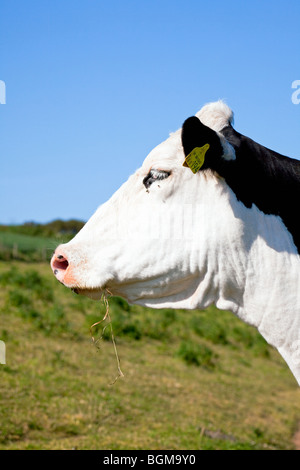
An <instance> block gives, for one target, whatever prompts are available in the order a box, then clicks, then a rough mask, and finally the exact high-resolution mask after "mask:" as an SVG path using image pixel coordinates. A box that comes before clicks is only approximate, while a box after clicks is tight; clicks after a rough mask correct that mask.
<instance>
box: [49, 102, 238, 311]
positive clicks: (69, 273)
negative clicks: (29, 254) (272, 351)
mask: <svg viewBox="0 0 300 470" xmlns="http://www.w3.org/2000/svg"><path fill="white" fill-rule="evenodd" d="M209 106H210V107H211V109H210V112H209V113H207V109H206V108H207V107H206V108H203V110H202V115H201V112H200V115H201V119H202V120H203V121H204V122H205V121H206V122H207V123H208V124H211V125H213V126H214V127H215V129H216V130H219V128H222V127H224V124H225V123H226V122H227V121H228V118H229V116H231V112H230V110H229V108H227V107H226V106H225V105H224V104H223V103H216V104H212V105H208V107H209ZM231 150H232V152H233V149H230V148H229V147H226V141H225V139H224V154H226V152H227V154H228V151H229V153H230V151H231ZM227 157H228V155H227ZM184 159H185V155H184V151H183V147H182V142H181V132H180V130H179V131H177V132H175V133H174V134H171V136H170V137H169V138H168V139H167V140H166V141H165V142H163V143H162V144H160V145H158V146H157V147H156V148H154V150H152V151H151V152H150V154H149V155H148V156H147V158H146V159H145V161H144V163H143V165H142V167H141V168H140V169H139V170H137V171H136V173H135V174H134V175H132V176H131V177H130V178H129V179H128V181H127V182H126V183H125V184H123V186H121V188H120V189H119V190H118V191H117V192H116V193H115V194H114V195H113V196H112V198H111V199H110V200H109V201H108V202H106V203H105V204H103V205H102V206H100V207H99V209H98V210H97V211H96V213H95V214H94V215H93V216H92V217H91V219H90V220H89V221H88V222H87V224H86V225H85V226H84V227H83V229H82V230H81V231H80V232H79V233H78V234H77V235H76V236H75V237H74V239H73V240H71V241H70V242H69V243H66V244H64V245H60V246H59V247H58V248H57V249H56V252H55V255H54V256H53V258H52V262H51V265H52V269H53V272H54V274H55V275H56V277H57V279H58V280H59V281H60V282H62V283H63V284H65V285H66V286H67V287H70V288H73V289H76V291H77V292H79V293H82V294H84V295H88V296H90V297H93V298H99V297H100V296H101V294H102V292H103V291H104V290H107V291H108V292H110V293H112V294H113V295H120V296H122V297H124V298H125V299H127V300H128V301H129V302H131V303H139V304H142V305H148V306H153V307H157V308H160V307H166V306H173V307H174V306H176V307H182V308H194V307H196V306H197V305H199V301H200V300H201V302H200V303H201V304H209V303H211V301H212V300H213V299H212V298H213V296H214V290H215V289H216V286H214V285H213V284H212V285H210V280H211V277H212V276H213V275H214V274H215V273H214V271H215V269H216V266H214V265H213V264H214V263H212V260H213V259H215V253H216V250H217V246H216V243H217V244H220V243H223V242H222V237H224V239H225V240H226V239H227V238H228V232H229V231H230V232H232V230H237V231H238V230H239V224H238V223H237V224H233V226H228V224H226V226H224V227H223V229H222V231H221V228H220V224H221V225H222V219H224V214H225V213H228V211H230V205H229V201H228V198H229V195H227V196H226V195H225V196H224V184H223V183H222V181H221V180H220V179H219V178H217V177H216V176H214V175H213V174H212V173H211V172H210V171H209V170H208V171H207V172H199V173H197V174H193V172H192V171H191V170H190V168H186V167H184V166H183V162H184ZM231 212H232V211H231ZM213 214H219V215H218V218H216V217H215V216H213V217H212V215H213ZM216 221H217V222H218V224H217V226H216V225H215V224H214V222H216ZM220 233H222V237H220ZM217 234H218V236H217ZM208 260H209V265H208Z"/></svg>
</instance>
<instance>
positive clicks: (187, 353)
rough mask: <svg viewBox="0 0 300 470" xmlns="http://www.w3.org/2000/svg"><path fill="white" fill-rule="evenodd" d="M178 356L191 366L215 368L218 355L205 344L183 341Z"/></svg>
mask: <svg viewBox="0 0 300 470" xmlns="http://www.w3.org/2000/svg"><path fill="white" fill-rule="evenodd" d="M176 355H177V356H178V357H180V358H181V359H182V360H184V361H185V362H186V363H187V364H189V365H194V366H202V367H206V368H213V367H215V360H216V358H217V356H216V354H215V353H214V352H213V351H212V350H211V349H210V348H208V347H207V346H205V345H204V344H195V343H191V342H189V341H182V342H181V344H180V346H179V348H178V350H177V353H176Z"/></svg>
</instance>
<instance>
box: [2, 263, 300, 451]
mask: <svg viewBox="0 0 300 470" xmlns="http://www.w3.org/2000/svg"><path fill="white" fill-rule="evenodd" d="M0 289H1V297H0V339H1V340H2V341H4V342H5V345H6V364H5V365H4V364H0V422H1V426H0V449H2V450H3V449H112V450H113V449H292V448H293V434H294V432H295V430H296V427H297V425H298V420H299V419H300V400H299V387H298V385H297V383H296V381H295V379H294V378H293V376H292V375H291V373H290V371H289V370H288V368H287V366H286V364H285V363H284V362H283V360H282V359H281V357H280V356H279V354H278V353H277V352H276V351H275V350H274V349H273V348H271V347H270V346H269V345H267V344H266V342H265V341H264V340H263V339H262V337H261V336H260V335H259V334H258V333H257V331H256V330H254V329H253V328H251V327H250V326H248V325H246V324H244V323H242V322H241V321H240V320H239V319H238V318H236V317H235V316H234V315H233V314H231V313H229V312H220V311H218V310H217V309H216V308H215V307H210V308H209V309H207V310H206V311H205V312H204V311H184V310H171V309H164V310H151V309H147V308H142V307H139V306H131V305H128V304H127V303H126V302H125V301H124V300H123V299H121V298H118V297H117V298H111V299H109V313H110V318H111V321H112V329H113V334H114V338H115V341H116V348H117V355H118V358H119V360H120V365H121V370H122V372H123V373H124V377H122V378H121V377H119V372H118V361H117V357H116V354H115V350H114V347H113V343H112V336H111V324H109V323H108V321H107V320H106V321H104V322H101V323H99V324H98V325H95V326H94V327H93V328H92V330H91V331H90V328H91V326H92V325H93V324H95V323H97V322H99V321H101V320H102V319H103V317H104V315H105V312H106V307H105V304H104V303H103V302H95V301H92V300H90V299H87V298H85V297H81V296H77V295H75V294H74V293H72V292H71V291H69V290H68V289H66V288H65V287H64V286H62V285H60V284H59V283H58V282H57V281H56V280H55V278H54V276H53V275H52V273H51V270H50V268H49V265H48V264H46V263H34V264H32V263H28V262H27V263H22V262H19V261H18V262H15V261H14V262H0ZM91 335H93V337H94V342H93V341H92V339H91ZM117 378H118V380H116V379H117Z"/></svg>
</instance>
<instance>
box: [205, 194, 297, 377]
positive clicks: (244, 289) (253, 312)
mask: <svg viewBox="0 0 300 470" xmlns="http://www.w3.org/2000/svg"><path fill="white" fill-rule="evenodd" d="M231 199H232V204H231V207H232V209H233V216H234V217H233V219H232V220H231V221H230V220H228V224H232V226H238V227H239V233H238V232H237V237H236V238H234V237H231V245H230V244H228V246H224V245H223V246H219V248H218V249H217V251H218V253H216V255H217V257H218V263H217V265H216V266H217V268H216V272H215V279H217V280H218V290H217V292H216V298H215V302H214V303H215V304H216V306H217V307H218V308H219V309H222V310H231V311H233V312H234V313H235V314H237V315H238V316H239V317H240V318H241V319H242V320H244V321H245V322H247V323H249V324H251V325H253V326H255V327H256V328H257V329H258V330H259V332H260V333H261V334H262V336H263V337H264V338H265V339H266V340H267V341H268V343H270V344H272V345H273V346H274V347H276V348H277V349H278V350H279V352H280V353H281V355H282V356H283V357H284V359H285V360H286V362H287V364H288V365H289V367H290V369H291V370H292V372H293V373H294V375H295V377H296V378H297V380H298V382H299V383H300V292H299V289H297V286H298V285H299V284H300V259H299V255H298V252H297V249H296V247H295V244H294V242H293V238H292V236H291V234H290V233H289V232H288V231H287V230H286V227H285V225H284V224H283V222H282V220H281V218H280V217H278V216H274V215H265V214H264V213H263V212H261V211H259V210H258V209H257V208H256V206H253V207H252V208H251V209H247V208H246V207H245V206H244V205H243V204H242V203H241V202H239V201H236V200H235V198H234V197H233V196H232V197H231ZM239 224H242V226H243V227H247V232H244V233H242V232H241V226H240V225H239ZM249 227H251V229H249ZM232 240H234V241H233V242H232Z"/></svg>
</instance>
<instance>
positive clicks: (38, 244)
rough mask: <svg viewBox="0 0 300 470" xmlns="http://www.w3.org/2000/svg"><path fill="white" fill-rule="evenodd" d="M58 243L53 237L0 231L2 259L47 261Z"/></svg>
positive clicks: (0, 254) (0, 256)
mask: <svg viewBox="0 0 300 470" xmlns="http://www.w3.org/2000/svg"><path fill="white" fill-rule="evenodd" d="M56 245H57V243H56V242H55V240H53V239H52V238H46V237H38V236H32V235H26V234H22V233H13V232H1V231H0V260H1V259H2V260H6V261H8V260H11V259H18V260H23V261H28V260H33V261H42V260H43V261H46V260H49V259H50V258H51V255H52V253H53V251H54V248H55V247H56Z"/></svg>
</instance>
